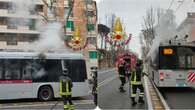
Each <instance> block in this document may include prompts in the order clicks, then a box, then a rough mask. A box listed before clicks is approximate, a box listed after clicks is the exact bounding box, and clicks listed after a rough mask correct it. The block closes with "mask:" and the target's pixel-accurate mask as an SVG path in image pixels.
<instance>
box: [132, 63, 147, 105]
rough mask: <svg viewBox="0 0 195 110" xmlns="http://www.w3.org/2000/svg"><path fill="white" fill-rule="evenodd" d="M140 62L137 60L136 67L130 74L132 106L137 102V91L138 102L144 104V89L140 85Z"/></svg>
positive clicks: (141, 73) (141, 71)
mask: <svg viewBox="0 0 195 110" xmlns="http://www.w3.org/2000/svg"><path fill="white" fill-rule="evenodd" d="M142 68H143V67H142V61H141V60H137V63H136V67H135V68H134V69H133V70H132V74H131V85H130V86H131V100H132V106H135V105H136V104H137V102H136V101H135V97H136V95H137V89H139V90H140V93H139V99H138V102H139V103H142V104H144V100H143V96H144V88H143V84H142V81H141V80H142V76H143V70H142Z"/></svg>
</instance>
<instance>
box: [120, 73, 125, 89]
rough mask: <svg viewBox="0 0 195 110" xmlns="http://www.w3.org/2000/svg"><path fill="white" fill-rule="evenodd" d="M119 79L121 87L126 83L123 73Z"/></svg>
mask: <svg viewBox="0 0 195 110" xmlns="http://www.w3.org/2000/svg"><path fill="white" fill-rule="evenodd" d="M120 80H121V87H123V86H124V85H125V83H126V79H125V75H124V76H122V75H121V76H120Z"/></svg>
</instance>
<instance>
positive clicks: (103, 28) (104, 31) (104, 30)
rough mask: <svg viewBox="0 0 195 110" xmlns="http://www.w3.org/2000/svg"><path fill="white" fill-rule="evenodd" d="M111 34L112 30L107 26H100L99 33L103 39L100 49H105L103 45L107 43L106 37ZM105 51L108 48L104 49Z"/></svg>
mask: <svg viewBox="0 0 195 110" xmlns="http://www.w3.org/2000/svg"><path fill="white" fill-rule="evenodd" d="M109 32H110V28H108V27H107V26H106V25H103V24H98V33H99V35H100V37H101V42H100V49H103V43H106V42H104V41H105V38H104V37H105V35H106V34H108V33H109ZM104 45H106V44H104ZM104 49H106V48H104Z"/></svg>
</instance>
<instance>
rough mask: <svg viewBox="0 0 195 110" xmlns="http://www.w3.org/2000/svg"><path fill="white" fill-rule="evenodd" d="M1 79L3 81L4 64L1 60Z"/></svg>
mask: <svg viewBox="0 0 195 110" xmlns="http://www.w3.org/2000/svg"><path fill="white" fill-rule="evenodd" d="M0 79H3V62H2V60H0Z"/></svg>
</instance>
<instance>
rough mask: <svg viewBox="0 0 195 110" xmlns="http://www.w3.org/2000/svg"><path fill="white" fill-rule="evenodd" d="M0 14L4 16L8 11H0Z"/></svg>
mask: <svg viewBox="0 0 195 110" xmlns="http://www.w3.org/2000/svg"><path fill="white" fill-rule="evenodd" d="M1 14H4V15H5V14H8V10H5V9H0V15H1Z"/></svg>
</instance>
